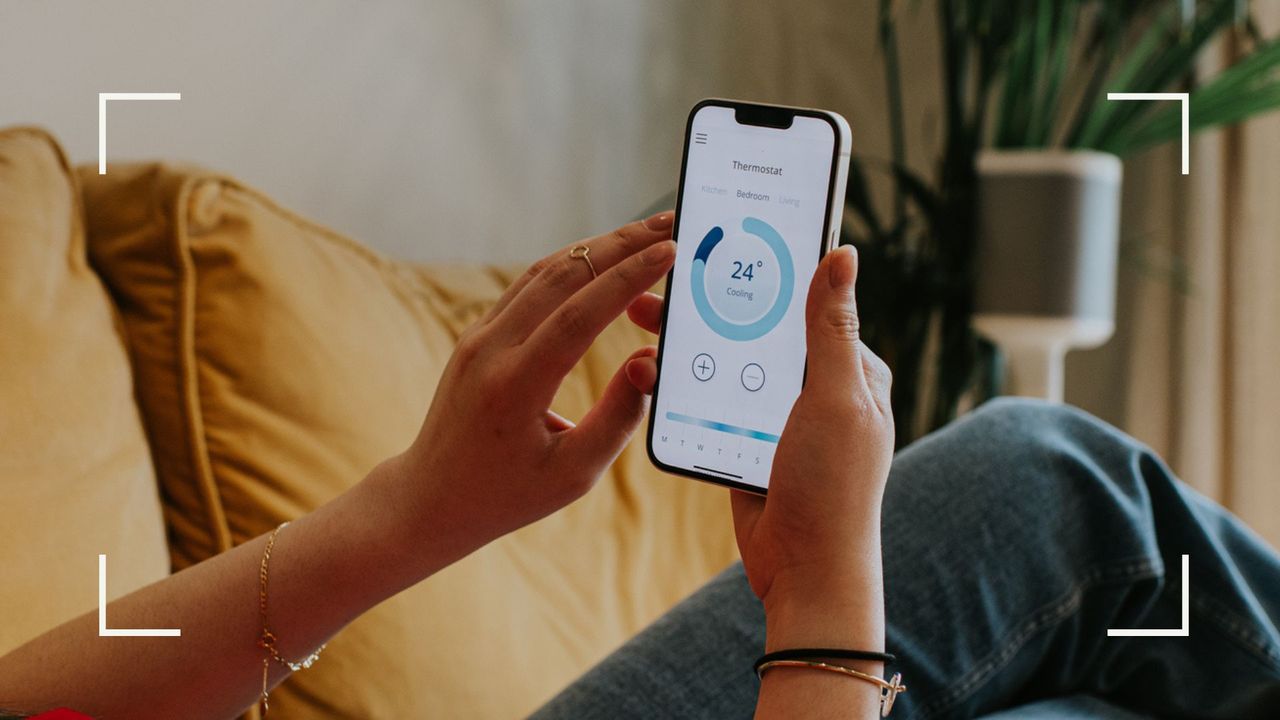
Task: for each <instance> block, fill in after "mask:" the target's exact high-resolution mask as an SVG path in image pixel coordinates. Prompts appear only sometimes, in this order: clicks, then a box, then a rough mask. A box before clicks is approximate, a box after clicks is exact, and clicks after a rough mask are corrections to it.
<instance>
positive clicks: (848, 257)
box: [827, 245, 853, 290]
mask: <svg viewBox="0 0 1280 720" xmlns="http://www.w3.org/2000/svg"><path fill="white" fill-rule="evenodd" d="M831 255H832V258H831V260H830V261H829V262H830V264H829V265H828V266H827V280H828V281H830V283H831V287H833V288H835V289H837V290H841V289H844V288H845V287H848V285H849V283H851V282H853V246H852V245H841V246H839V247H837V248H836V249H835V250H832V251H831Z"/></svg>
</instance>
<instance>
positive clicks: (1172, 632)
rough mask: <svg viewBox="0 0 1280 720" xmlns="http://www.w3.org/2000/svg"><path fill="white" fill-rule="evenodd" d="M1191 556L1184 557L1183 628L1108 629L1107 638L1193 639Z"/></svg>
mask: <svg viewBox="0 0 1280 720" xmlns="http://www.w3.org/2000/svg"><path fill="white" fill-rule="evenodd" d="M1190 567H1191V556H1190V555H1183V556H1182V627H1180V628H1167V629H1164V630H1160V629H1156V630H1138V629H1133V628H1122V629H1119V630H1112V629H1110V628H1108V629H1107V637H1191V575H1190V574H1188V572H1187V571H1188V570H1189V569H1190Z"/></svg>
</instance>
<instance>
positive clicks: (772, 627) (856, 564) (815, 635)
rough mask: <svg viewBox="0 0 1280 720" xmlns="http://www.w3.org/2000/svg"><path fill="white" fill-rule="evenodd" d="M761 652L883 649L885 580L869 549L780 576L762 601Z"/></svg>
mask: <svg viewBox="0 0 1280 720" xmlns="http://www.w3.org/2000/svg"><path fill="white" fill-rule="evenodd" d="M762 602H763V604H764V608H765V650H766V652H773V651H775V650H785V649H791V648H798V647H833V648H845V649H857V650H870V651H880V650H883V649H884V579H883V572H882V569H881V562H880V545H879V541H878V537H877V538H876V542H875V543H874V547H871V548H867V549H866V552H864V553H861V554H859V555H858V556H854V557H850V558H847V559H844V560H842V561H839V562H823V563H814V564H809V565H804V566H799V567H794V568H789V569H787V570H785V571H781V572H779V573H778V575H777V576H775V578H774V581H773V583H772V584H771V586H770V588H769V591H768V593H767V594H766V595H765V597H764V598H763V600H762Z"/></svg>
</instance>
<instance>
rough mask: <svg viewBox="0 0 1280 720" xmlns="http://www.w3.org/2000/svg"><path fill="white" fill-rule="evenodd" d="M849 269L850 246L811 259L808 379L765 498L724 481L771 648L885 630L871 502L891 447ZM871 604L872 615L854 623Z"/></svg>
mask: <svg viewBox="0 0 1280 720" xmlns="http://www.w3.org/2000/svg"><path fill="white" fill-rule="evenodd" d="M856 275H857V257H856V255H855V254H854V252H853V248H852V247H848V246H846V247H841V248H839V249H838V250H835V251H833V252H831V253H828V254H827V256H826V257H825V258H824V259H823V261H822V263H821V264H820V265H819V266H818V271H817V273H815V274H814V278H813V281H812V283H811V284H810V288H809V297H808V303H807V305H806V310H805V317H806V323H807V329H806V338H807V343H808V371H807V375H806V378H805V385H804V389H803V390H802V391H801V393H800V398H799V399H798V400H797V401H796V403H795V406H794V407H793V408H792V410H791V415H790V417H789V418H788V420H787V424H786V427H785V429H784V430H783V432H782V439H781V440H780V441H779V443H778V452H777V455H776V456H775V457H774V462H773V472H772V474H771V476H770V480H769V495H768V499H767V501H766V498H764V497H760V496H758V495H754V494H750V493H745V492H740V491H733V516H734V526H735V528H736V531H737V539H738V547H739V549H740V551H741V553H742V559H743V564H744V566H745V567H746V571H747V577H748V579H749V580H750V581H751V587H752V589H753V590H754V591H755V592H756V594H757V595H758V596H759V597H760V599H761V600H762V601H763V602H764V605H765V611H766V615H767V617H768V619H769V632H768V645H769V648H770V649H771V650H774V649H783V648H787V647H848V648H857V649H864V650H874V649H879V647H880V646H881V644H882V643H883V642H884V631H883V621H882V620H881V619H880V617H881V615H882V605H883V600H882V598H883V593H882V591H881V586H882V583H883V581H882V577H881V576H882V573H881V560H880V504H881V499H882V497H883V494H884V486H885V481H886V480H887V479H888V476H889V464H890V462H891V460H892V458H893V414H892V411H891V408H890V404H889V390H890V384H891V376H890V373H889V369H888V367H887V366H886V365H885V363H884V362H883V361H882V360H881V359H880V358H878V357H876V355H875V354H874V353H872V352H871V350H870V349H869V348H867V346H866V345H865V344H863V343H862V341H861V340H860V339H859V334H858V316H857V307H856V304H855V302H854V282H855V278H856ZM873 609H874V611H875V612H874V613H871V611H872V610H873ZM869 615H873V616H874V618H873V619H874V622H871V623H869V627H862V626H863V625H864V624H867V623H864V622H863V620H864V619H867V618H868V617H869Z"/></svg>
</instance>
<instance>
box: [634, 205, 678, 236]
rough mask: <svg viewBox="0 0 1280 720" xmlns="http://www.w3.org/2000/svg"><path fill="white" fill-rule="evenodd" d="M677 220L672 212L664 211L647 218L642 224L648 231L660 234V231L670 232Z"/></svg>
mask: <svg viewBox="0 0 1280 720" xmlns="http://www.w3.org/2000/svg"><path fill="white" fill-rule="evenodd" d="M675 219H676V214H675V213H673V212H671V211H670V210H663V211H662V212H660V213H658V214H657V215H651V216H649V217H647V218H645V219H644V220H642V221H641V223H640V224H642V225H644V226H645V229H647V230H652V231H654V232H658V231H660V230H670V229H671V225H672V223H673V222H674V221H675Z"/></svg>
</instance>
